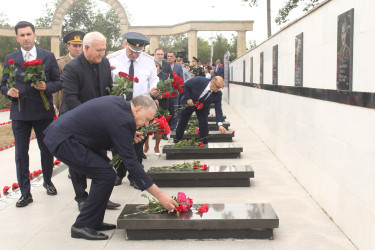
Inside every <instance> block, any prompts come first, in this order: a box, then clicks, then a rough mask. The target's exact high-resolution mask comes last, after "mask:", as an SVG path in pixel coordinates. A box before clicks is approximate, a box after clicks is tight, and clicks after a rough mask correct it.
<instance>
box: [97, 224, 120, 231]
mask: <svg viewBox="0 0 375 250" xmlns="http://www.w3.org/2000/svg"><path fill="white" fill-rule="evenodd" d="M94 229H95V230H98V231H107V230H112V229H116V225H115V224H109V223H105V222H102V224H101V225H100V226H99V227H96V228H94Z"/></svg>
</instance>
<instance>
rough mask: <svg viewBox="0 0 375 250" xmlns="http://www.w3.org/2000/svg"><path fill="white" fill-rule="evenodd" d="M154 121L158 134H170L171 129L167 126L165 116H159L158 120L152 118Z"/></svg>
mask: <svg viewBox="0 0 375 250" xmlns="http://www.w3.org/2000/svg"><path fill="white" fill-rule="evenodd" d="M154 121H156V123H157V124H158V133H159V134H161V135H162V134H166V135H167V134H169V133H170V132H171V127H170V126H169V124H168V121H167V119H166V118H165V116H160V117H159V118H156V117H155V118H154Z"/></svg>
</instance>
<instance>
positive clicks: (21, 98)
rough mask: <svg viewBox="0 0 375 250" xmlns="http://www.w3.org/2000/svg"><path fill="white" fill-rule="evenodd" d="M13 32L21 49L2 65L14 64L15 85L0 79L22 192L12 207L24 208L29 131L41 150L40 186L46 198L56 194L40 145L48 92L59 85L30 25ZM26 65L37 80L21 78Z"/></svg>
mask: <svg viewBox="0 0 375 250" xmlns="http://www.w3.org/2000/svg"><path fill="white" fill-rule="evenodd" d="M15 32H16V40H17V42H18V43H19V45H20V47H21V49H19V50H17V51H16V52H14V53H12V54H9V55H7V56H6V58H5V63H4V68H11V67H10V66H9V65H10V63H9V62H11V63H13V64H11V65H14V68H15V69H16V74H15V85H13V86H12V87H10V86H9V85H8V86H7V82H8V79H9V76H10V75H11V74H10V73H6V74H4V75H3V77H2V80H1V92H2V93H3V95H5V96H7V97H8V98H9V99H11V100H12V105H11V111H10V119H11V120H12V129H13V134H14V141H15V148H16V150H15V160H16V168H17V179H18V183H19V185H20V190H21V193H22V195H21V198H20V199H19V200H18V201H17V203H16V206H17V207H25V206H27V205H28V204H29V203H31V202H33V199H32V196H31V193H30V180H29V155H28V151H29V143H30V135H31V129H32V128H34V131H35V134H36V137H37V140H38V145H39V148H40V151H41V165H42V170H43V178H44V184H43V186H44V187H45V188H46V189H47V194H48V195H56V194H57V191H56V188H55V186H54V185H53V183H52V182H51V177H52V171H53V155H52V154H51V153H50V152H49V150H48V148H47V147H46V146H45V145H44V143H43V138H44V135H43V130H44V129H45V128H47V127H48V125H49V124H50V123H51V122H52V121H53V118H54V117H55V110H54V109H53V108H49V109H47V108H46V107H48V106H50V107H53V105H52V93H54V92H57V91H59V90H60V89H61V82H60V71H59V68H58V66H57V62H56V58H55V56H54V55H53V53H51V52H50V51H47V50H43V49H40V48H37V47H36V46H35V45H34V43H35V39H36V34H35V27H34V25H33V24H32V23H29V22H26V21H21V22H19V23H18V24H17V25H16V26H15ZM13 60H14V61H13ZM23 66H24V67H23ZM26 66H27V67H29V66H31V67H37V71H41V70H43V72H42V74H41V77H40V78H39V79H32V80H28V78H27V77H25V76H24V73H25V72H27V71H28V70H29V68H26ZM30 69H31V68H30ZM32 82H33V83H32ZM8 87H10V88H8ZM43 97H44V98H43Z"/></svg>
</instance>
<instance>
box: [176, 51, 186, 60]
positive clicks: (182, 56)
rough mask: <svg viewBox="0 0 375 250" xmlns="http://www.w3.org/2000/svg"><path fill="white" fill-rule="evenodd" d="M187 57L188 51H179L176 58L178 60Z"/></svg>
mask: <svg viewBox="0 0 375 250" xmlns="http://www.w3.org/2000/svg"><path fill="white" fill-rule="evenodd" d="M185 57H186V52H184V51H182V52H177V56H176V60H177V61H183V60H184V58H185Z"/></svg>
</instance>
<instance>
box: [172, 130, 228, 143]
mask: <svg viewBox="0 0 375 250" xmlns="http://www.w3.org/2000/svg"><path fill="white" fill-rule="evenodd" d="M232 132H233V131H231V130H230V131H227V132H226V133H225V134H220V132H219V131H218V130H216V131H209V133H208V137H207V141H208V142H231V141H232V139H233V137H234V134H232ZM171 138H173V139H174V138H176V133H175V132H173V133H171ZM192 138H195V139H198V138H199V134H186V133H185V134H184V137H183V139H187V140H190V139H192Z"/></svg>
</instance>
